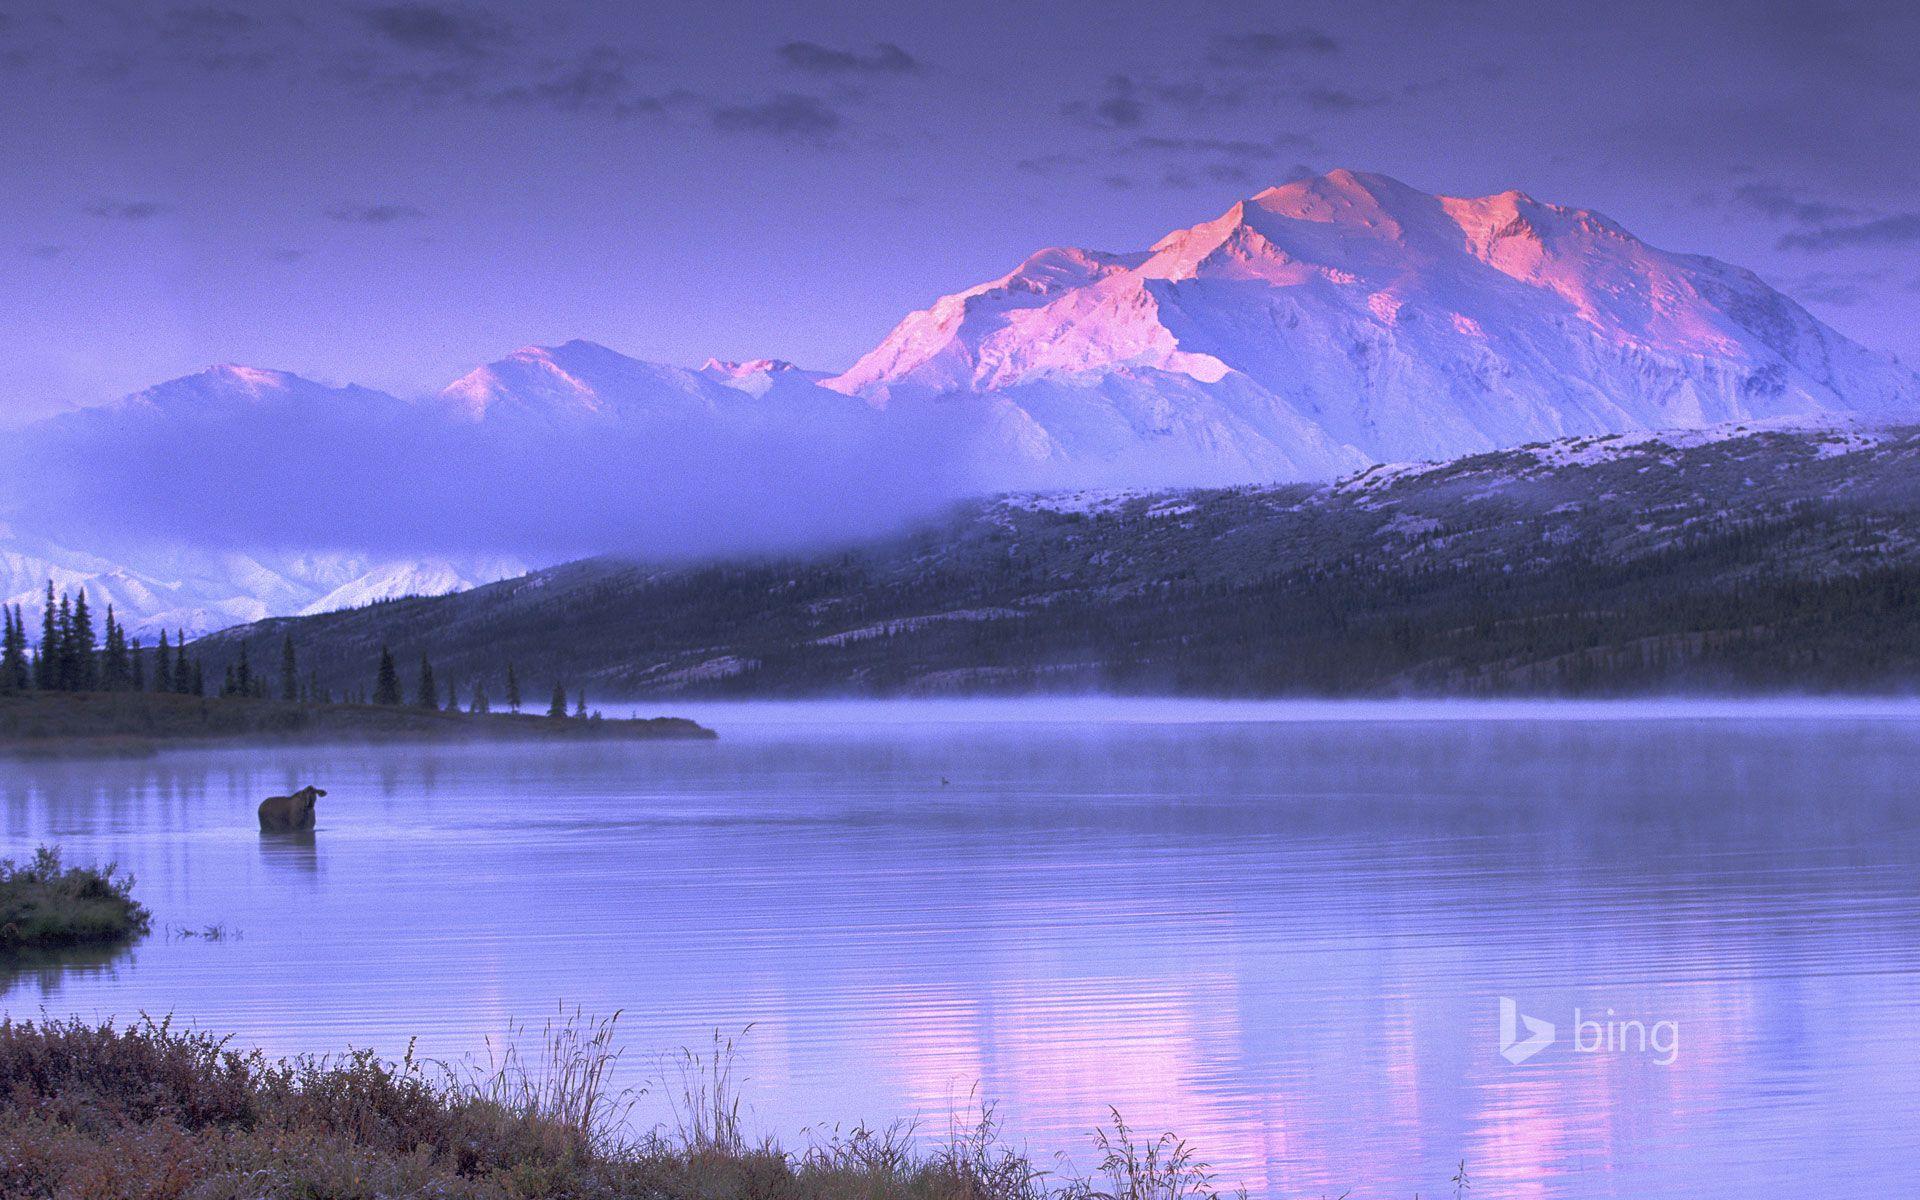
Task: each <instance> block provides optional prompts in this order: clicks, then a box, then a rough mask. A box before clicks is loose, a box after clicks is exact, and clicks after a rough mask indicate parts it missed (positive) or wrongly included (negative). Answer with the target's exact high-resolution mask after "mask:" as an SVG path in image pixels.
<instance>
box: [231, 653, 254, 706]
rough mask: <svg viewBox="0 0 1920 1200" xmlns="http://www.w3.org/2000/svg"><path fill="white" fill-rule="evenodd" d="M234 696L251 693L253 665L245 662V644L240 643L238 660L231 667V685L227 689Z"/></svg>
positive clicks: (249, 694)
mask: <svg viewBox="0 0 1920 1200" xmlns="http://www.w3.org/2000/svg"><path fill="white" fill-rule="evenodd" d="M229 691H231V692H232V694H233V695H236V696H251V695H253V667H252V666H251V665H250V664H249V663H248V662H247V644H246V643H245V642H241V643H240V661H239V662H238V663H236V664H235V665H234V668H233V686H232V687H231V688H230V689H229Z"/></svg>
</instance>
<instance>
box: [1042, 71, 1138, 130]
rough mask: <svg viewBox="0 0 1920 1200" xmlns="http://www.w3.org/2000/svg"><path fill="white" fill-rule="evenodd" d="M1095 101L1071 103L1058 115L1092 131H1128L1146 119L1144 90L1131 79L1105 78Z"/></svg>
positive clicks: (1075, 101) (1120, 77)
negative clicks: (1062, 114)
mask: <svg viewBox="0 0 1920 1200" xmlns="http://www.w3.org/2000/svg"><path fill="white" fill-rule="evenodd" d="M1102 90H1103V92H1104V93H1105V94H1104V95H1102V96H1101V97H1100V98H1099V99H1096V100H1073V101H1069V102H1068V103H1066V104H1063V105H1061V106H1060V111H1061V112H1063V113H1065V114H1066V115H1067V116H1069V117H1072V118H1074V119H1075V120H1077V121H1080V122H1082V123H1083V124H1087V125H1091V126H1093V127H1095V128H1096V129H1132V128H1134V127H1135V126H1137V125H1139V124H1140V123H1141V122H1143V121H1145V120H1146V119H1147V103H1146V99H1145V89H1144V88H1143V87H1142V86H1141V85H1140V82H1139V81H1138V80H1136V79H1134V78H1133V77H1132V76H1131V75H1109V76H1107V79H1106V83H1105V84H1103V85H1102Z"/></svg>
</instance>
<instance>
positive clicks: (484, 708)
mask: <svg viewBox="0 0 1920 1200" xmlns="http://www.w3.org/2000/svg"><path fill="white" fill-rule="evenodd" d="M467 711H468V712H476V713H484V712H492V711H493V706H492V705H491V704H489V703H487V685H486V684H484V683H482V682H480V681H479V680H478V679H476V680H474V681H473V705H472V706H471V707H470V708H469V709H468V710H467Z"/></svg>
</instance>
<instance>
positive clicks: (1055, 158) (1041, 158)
mask: <svg viewBox="0 0 1920 1200" xmlns="http://www.w3.org/2000/svg"><path fill="white" fill-rule="evenodd" d="M1086 161H1087V160H1086V159H1085V158H1083V157H1081V156H1080V155H1078V154H1066V153H1063V152H1061V151H1057V150H1056V151H1053V152H1052V153H1049V154H1036V155H1034V156H1033V157H1032V158H1023V159H1021V160H1020V161H1019V162H1016V163H1014V164H1013V169H1014V170H1016V171H1019V172H1020V173H1021V174H1023V175H1052V174H1054V173H1056V172H1058V171H1061V170H1063V169H1065V168H1067V167H1077V166H1080V165H1081V164H1083V163H1085V162H1086Z"/></svg>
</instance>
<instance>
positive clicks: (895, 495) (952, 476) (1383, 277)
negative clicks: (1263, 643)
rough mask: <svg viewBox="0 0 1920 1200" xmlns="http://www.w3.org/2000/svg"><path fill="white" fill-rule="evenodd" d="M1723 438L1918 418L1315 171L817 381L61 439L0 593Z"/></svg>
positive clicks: (373, 584) (340, 395) (456, 392)
mask: <svg viewBox="0 0 1920 1200" xmlns="http://www.w3.org/2000/svg"><path fill="white" fill-rule="evenodd" d="M1756 420H1760V421H1773V420H1789V421H1798V422H1804V423H1812V424H1822V423H1834V422H1849V421H1850V422H1862V423H1866V424H1887V423H1894V422H1899V421H1911V420H1920V378H1916V376H1915V375H1914V374H1913V373H1912V372H1910V371H1908V370H1907V369H1906V368H1904V367H1902V366H1901V365H1899V364H1897V363H1895V362H1892V361H1889V360H1886V359H1883V358H1880V357H1878V356H1876V355H1874V354H1872V353H1871V352H1869V351H1867V350H1866V349H1864V348H1862V347H1860V346H1858V345H1856V344H1854V343H1852V342H1850V341H1848V340H1847V339H1846V338H1845V337H1843V336H1842V335H1840V334H1839V333H1837V332H1836V331H1834V330H1833V329H1831V328H1829V327H1827V326H1826V325H1824V324H1822V323H1821V322H1820V321H1818V320H1817V319H1815V318H1814V317H1813V316H1811V315H1810V314H1809V313H1808V312H1807V311H1806V310H1805V309H1803V308H1801V307H1800V306H1799V305H1798V304H1796V303H1794V302H1793V301H1792V300H1790V299H1788V298H1787V297H1785V296H1784V295H1782V294H1781V293H1779V292H1777V291H1775V290H1774V289H1772V288H1770V287H1769V286H1767V285H1766V284H1765V283H1764V282H1762V281H1761V280H1760V279H1759V278H1757V277H1756V276H1754V275H1753V274H1751V273H1750V272H1747V271H1744V270H1741V269H1739V268H1737V267H1733V266H1729V265H1727V264H1725V263H1721V262H1718V261H1715V260H1713V259H1709V258H1704V257H1699V256H1694V255H1685V254H1675V253H1670V252H1667V251H1663V250H1659V249H1656V248H1654V247H1651V246H1649V245H1647V244H1646V243H1644V242H1642V241H1640V240H1638V239H1637V238H1635V237H1633V236H1632V235H1631V234H1629V233H1628V232H1626V231H1625V230H1624V229H1622V228H1621V227H1620V226H1619V225H1617V224H1615V223H1614V222H1613V221H1611V220H1609V219H1607V218H1606V217H1604V216H1601V215H1599V214H1597V213H1594V212H1591V211H1588V210H1585V209H1580V208H1573V207H1566V206H1561V205H1556V204H1549V203H1545V202H1542V201H1538V200H1535V199H1533V198H1532V197H1529V196H1527V195H1525V194H1523V193H1520V192H1504V193H1501V194H1498V195H1493V196H1484V197H1478V198H1467V199H1462V198H1453V197H1446V196H1435V195H1429V194H1427V193H1424V192H1421V191H1419V190H1417V189H1414V188H1412V187H1409V186H1407V185H1405V184H1402V183H1400V182H1398V181H1396V180H1393V179H1389V178H1387V177H1385V176H1381V175H1372V174H1362V173H1355V172H1350V171H1334V172H1331V173H1329V174H1327V175H1323V176H1318V177H1314V178H1309V179H1304V180H1300V181H1297V182H1294V183H1289V184H1286V185H1284V186H1281V187H1276V188H1270V189H1268V190H1266V191H1263V192H1260V193H1259V194H1257V195H1255V196H1252V197H1250V198H1248V199H1245V200H1243V201H1241V202H1239V203H1237V204H1235V205H1233V206H1232V207H1231V208H1230V209H1228V210H1227V211H1226V212H1225V213H1223V214H1221V215H1220V216H1218V217H1216V218H1214V219H1213V220H1210V221H1205V222H1202V223H1200V224H1198V225H1194V226H1192V227H1190V228H1187V229H1182V230H1177V231H1175V232H1173V233H1170V234H1168V235H1167V236H1166V237H1164V238H1161V239H1160V240H1159V241H1158V242H1156V243H1155V244H1154V245H1153V246H1152V247H1151V248H1149V249H1146V250H1141V251H1136V252H1128V253H1107V252H1102V251H1093V250H1085V249H1077V248H1066V247H1056V248H1052V249H1047V250H1042V251H1040V252H1039V253H1037V254H1034V255H1033V256H1031V257H1030V258H1028V259H1027V260H1026V261H1025V262H1023V263H1021V264H1020V265H1019V266H1018V267H1016V268H1015V269H1014V270H1013V271H1011V272H1009V273H1008V274H1006V275H1004V276H1002V277H1000V278H999V279H996V280H993V281H991V282H989V283H985V284H981V285H980V286H977V287H973V288H969V289H967V290H965V291H961V292H957V293H955V294H953V295H950V296H946V297H943V298H941V299H939V300H936V301H935V302H934V303H933V304H931V305H930V306H929V307H927V308H926V309H924V310H921V311H919V312H915V313H912V314H910V315H909V316H907V317H906V318H905V319H904V320H902V321H901V322H900V324H899V325H898V326H897V327H896V328H895V329H894V330H893V331H892V332H891V333H889V334H888V336H887V337H886V338H885V339H884V340H883V341H882V342H881V343H880V344H879V345H878V346H876V347H875V348H874V349H873V350H872V351H870V352H869V353H867V354H866V355H864V356H862V357H861V358H860V359H859V360H858V361H857V362H856V363H855V364H854V365H853V366H852V367H851V368H849V369H848V370H846V371H844V372H842V373H840V374H837V375H834V374H829V373H826V372H818V371H809V370H804V369H802V368H799V367H796V366H794V365H792V364H790V363H785V362H781V361H778V360H773V359H764V360H757V361H749V362H722V361H717V360H709V361H708V362H707V363H706V364H705V365H704V366H702V367H700V368H697V369H696V368H685V367H676V366H667V365H662V364H656V363H647V362H642V361H639V360H636V359H632V358H629V357H627V356H625V355H622V354H619V353H617V352H615V351H613V350H610V349H607V348H606V347H603V346H598V345H594V344H592V343H589V342H584V341H574V342H568V343H566V344H564V345H560V346H554V347H528V348H525V349H522V350H519V351H516V352H514V353H513V354H511V355H508V356H507V357H506V358H503V359H501V360H500V361H497V362H494V363H491V364H488V365H485V366H482V367H479V368H477V369H475V370H473V371H471V372H469V373H468V374H466V375H464V376H462V377H461V378H460V379H458V380H456V381H454V382H453V383H451V384H449V385H448V386H447V387H445V388H444V389H442V390H441V391H440V392H438V393H437V394H434V395H432V396H428V397H424V398H421V399H417V400H402V399H400V398H397V397H394V396H391V395H387V394H385V393H382V392H378V391H373V390H370V389H366V388H359V387H351V386H349V387H334V386H328V385H324V384H320V383H315V382H312V381H310V380H306V379H302V378H300V377H298V376H295V375H290V374H287V373H284V372H277V371H264V370H259V369H255V368H249V367H240V366H223V367H215V368H212V369H210V370H208V371H205V372H202V373H200V374H198V375H193V376H188V377H186V378H183V379H178V380H174V381H171V382H169V383H164V384H160V385H158V386H156V387H153V388H149V389H147V390H146V391H143V392H140V393H137V394H135V395H133V396H130V397H128V398H126V399H124V400H122V401H119V402H116V403H113V404H109V405H105V406H102V407H100V408H95V409H87V410H82V411H77V412H72V413H67V414H63V415H61V416H57V417H54V418H51V419H49V420H46V421H43V422H40V423H38V424H36V425H34V426H31V427H29V428H27V429H25V430H22V431H20V433H19V436H17V437H15V438H13V439H11V442H12V446H11V449H10V450H7V449H0V454H4V455H6V456H7V459H6V461H5V462H0V467H6V468H8V470H7V471H6V474H5V477H4V478H0V514H4V515H5V519H6V520H7V521H8V522H9V524H10V526H11V528H10V529H9V530H7V531H5V532H4V533H0V564H4V565H5V569H4V571H0V596H5V597H8V598H10V599H15V600H20V601H22V602H24V603H26V604H27V605H28V606H29V607H31V605H32V603H33V601H34V599H36V598H37V596H38V594H39V589H41V588H44V584H45V576H46V575H47V574H48V573H52V574H54V576H55V580H56V583H57V584H62V585H66V584H69V583H70V584H73V585H78V584H81V583H85V584H87V586H89V587H90V588H99V589H103V590H105V591H107V592H108V593H109V594H111V595H113V596H114V597H115V602H116V605H117V606H119V607H120V611H121V612H122V614H123V615H124V616H126V617H128V618H129V622H130V624H131V625H133V626H134V627H135V628H141V627H144V626H157V625H160V624H167V625H185V626H186V627H187V628H188V629H189V630H193V631H200V630H205V629H210V628H215V627H218V626H220V625H222V624H225V623H231V622H234V621H240V620H251V619H255V618H257V617H259V616H262V615H267V614H284V613H290V612H299V611H303V610H305V609H308V608H310V607H312V606H315V605H334V604H341V603H359V602H365V601H371V600H375V599H380V598H383V597H386V596H391V595H397V594H403V593H404V592H406V591H408V590H422V591H444V590H452V589H457V588H460V587H465V586H469V585H471V584H473V583H477V582H485V581H487V580H489V579H492V578H498V577H502V576H504V575H507V574H513V573H517V572H518V571H519V570H520V569H521V565H522V563H523V562H524V561H536V562H537V561H542V560H544V561H556V560H558V559H561V558H566V557H572V556H577V555H580V554H584V553H591V552H595V551H602V550H610V549H611V550H622V551H629V552H631V553H633V554H636V555H640V556H645V557H660V556H663V555H685V554H697V553H707V552H715V551H718V552H726V551H739V550H764V549H774V550H779V549H782V548H784V547H787V546H790V545H797V544H806V543H808V542H817V541H819V540H820V539H822V538H838V539H842V540H844V539H847V538H858V537H862V536H867V535H871V534H873V533H876V532H881V531H884V530H885V529H887V528H890V527H897V526H898V525H899V524H900V523H901V522H903V521H906V520H908V519H912V518H924V517H925V516H927V515H928V514H930V513H933V512H936V511H939V510H940V509H941V508H942V507H943V506H944V505H946V504H948V503H951V502H952V501H954V500H956V499H960V498H963V497H967V496H972V495H979V494H985V493H993V492H1001V491H1008V490H1052V489H1072V488H1089V487H1094V488H1112V487H1135V488H1167V487H1196V486H1206V487H1213V486H1224V485H1237V484H1254V483H1259V484H1267V483H1274V482H1285V481H1295V480H1323V479H1331V478H1335V477H1338V476H1341V475H1343V474H1346V473H1349V472H1352V471H1355V470H1357V469H1360V468H1364V467H1366V466H1368V465H1371V464H1376V463H1382V462H1397V461H1405V460H1443V459H1452V458H1457V457H1459V456H1463V455H1471V454H1476V453H1481V452H1486V451H1492V450H1498V449H1501V448H1506V447H1512V446H1517V445H1521V444H1525V443H1528V442H1535V441H1543V440H1549V439H1560V438H1568V437H1582V436H1598V435H1607V434H1617V433H1627V432H1635V431H1648V430H1662V429H1702V428H1709V427H1715V426H1723V425H1726V424H1727V423H1730V422H1742V421H1749V422H1750V421H1756ZM210 451H211V453H210ZM9 483H10V484H11V486H9ZM67 547H74V549H66V548H67Z"/></svg>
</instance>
